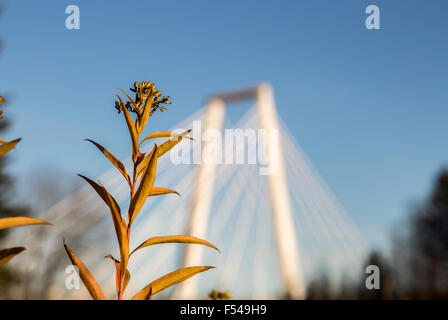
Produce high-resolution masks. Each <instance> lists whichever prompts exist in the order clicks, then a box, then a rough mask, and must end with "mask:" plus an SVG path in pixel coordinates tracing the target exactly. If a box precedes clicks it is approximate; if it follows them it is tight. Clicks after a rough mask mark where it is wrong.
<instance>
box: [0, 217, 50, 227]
mask: <svg viewBox="0 0 448 320" xmlns="http://www.w3.org/2000/svg"><path fill="white" fill-rule="evenodd" d="M32 224H47V225H51V223H49V222H46V221H43V220H39V219H34V218H30V217H10V218H2V219H0V230H2V229H7V228H13V227H20V226H26V225H32Z"/></svg>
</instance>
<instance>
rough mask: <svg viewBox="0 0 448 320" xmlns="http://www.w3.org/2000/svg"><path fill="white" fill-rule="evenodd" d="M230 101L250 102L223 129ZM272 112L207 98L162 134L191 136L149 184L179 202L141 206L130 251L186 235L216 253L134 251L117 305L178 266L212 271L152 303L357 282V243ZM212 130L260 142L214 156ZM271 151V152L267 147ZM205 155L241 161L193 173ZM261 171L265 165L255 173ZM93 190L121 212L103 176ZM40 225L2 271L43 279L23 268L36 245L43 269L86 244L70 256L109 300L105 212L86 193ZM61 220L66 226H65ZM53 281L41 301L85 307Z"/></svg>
mask: <svg viewBox="0 0 448 320" xmlns="http://www.w3.org/2000/svg"><path fill="white" fill-rule="evenodd" d="M239 100H253V101H254V102H255V104H254V106H253V107H252V108H250V109H249V110H248V111H247V112H246V114H245V115H244V116H243V117H242V118H241V119H240V120H239V121H238V122H237V123H235V124H232V123H231V121H230V119H229V118H228V117H226V116H225V109H226V105H228V104H231V103H233V102H234V101H239ZM275 110H276V109H275V104H274V97H273V94H272V90H271V88H270V86H269V85H267V84H263V85H260V86H257V87H255V88H249V89H245V90H237V91H234V92H230V93H226V94H219V95H214V96H212V97H211V98H210V99H209V101H208V103H207V105H206V106H205V107H204V108H202V109H200V110H198V111H197V112H196V113H195V114H193V115H191V116H190V117H189V118H188V119H185V120H184V121H182V122H181V123H179V124H177V125H176V126H174V128H173V129H190V128H193V131H192V136H193V138H194V139H195V142H190V141H189V140H185V139H184V140H183V141H182V142H181V143H179V144H178V145H177V146H176V147H175V148H174V149H173V150H172V151H171V153H172V155H165V156H163V157H161V158H160V159H159V162H158V173H157V177H156V182H155V185H156V186H159V187H168V188H170V189H174V190H176V191H178V192H179V193H180V194H181V195H182V197H177V196H175V195H166V196H159V197H152V198H150V199H149V201H147V203H146V204H145V206H144V207H143V209H142V212H141V213H140V215H139V218H138V219H137V220H136V221H135V223H134V229H133V233H132V238H131V248H134V247H136V246H137V245H139V244H140V243H141V242H143V241H144V240H146V239H147V238H148V237H150V236H158V235H175V234H189V235H194V236H199V237H201V238H204V239H206V240H207V241H209V242H211V243H213V244H215V245H216V246H217V247H218V248H219V249H220V250H221V252H222V254H219V253H217V252H216V251H213V250H208V248H202V247H199V246H195V245H180V244H167V245H161V246H154V247H150V248H147V249H144V250H141V251H139V252H137V253H136V254H135V255H133V258H132V259H131V260H130V264H129V270H130V272H131V275H132V278H131V281H130V283H129V287H128V289H127V290H126V292H127V297H131V296H132V295H133V293H135V292H137V291H138V290H139V289H141V287H143V286H144V285H146V284H147V283H149V282H150V281H152V280H153V279H155V278H157V277H159V276H161V275H163V274H165V273H168V272H170V271H173V270H174V269H176V268H178V267H181V266H182V265H183V264H186V265H190V266H191V265H213V266H216V269H213V270H210V271H207V272H205V273H203V274H200V275H197V276H195V277H193V278H191V279H189V280H187V281H185V282H184V283H183V284H180V285H178V286H175V287H173V288H172V289H169V290H167V291H166V292H164V293H161V294H159V295H158V296H159V298H201V299H202V298H206V297H207V295H208V293H209V292H210V291H212V290H218V291H227V290H228V291H230V292H231V295H232V298H243V299H245V298H248V299H250V298H254V299H258V298H280V297H285V296H289V297H292V298H299V299H300V298H305V297H306V286H307V284H309V282H310V281H311V280H313V279H315V278H317V277H319V275H320V274H319V273H320V272H326V275H327V276H329V277H330V280H331V284H332V286H334V287H337V286H338V285H339V283H340V282H341V281H342V280H343V279H349V278H356V277H359V275H360V273H361V272H362V271H361V268H360V267H361V262H362V261H363V259H364V257H365V254H366V251H367V246H366V244H365V242H364V239H363V237H362V235H361V234H360V232H359V231H358V230H357V228H356V226H355V225H354V224H353V222H352V221H351V219H350V217H349V216H348V215H347V213H346V212H345V211H344V209H343V208H342V206H341V205H340V204H339V203H338V201H337V199H336V198H335V196H334V195H333V194H332V193H331V191H330V190H329V188H328V187H327V186H326V185H325V183H324V182H323V180H322V179H321V178H320V176H319V174H318V173H317V171H316V170H315V169H314V168H313V166H312V165H311V163H310V161H309V160H308V158H307V157H306V155H305V154H304V152H303V151H302V150H301V148H300V147H299V145H298V144H297V142H296V141H295V139H294V137H293V136H292V135H291V133H290V132H289V131H288V129H287V127H286V126H285V125H284V123H283V122H282V121H281V119H279V118H278V116H277V113H276V111H275ZM198 121H200V122H198ZM198 124H200V127H198ZM224 128H226V129H230V128H237V129H242V130H243V131H242V132H244V133H250V132H256V133H257V132H262V131H260V130H259V129H265V130H267V131H268V134H267V135H266V136H264V138H263V139H261V140H263V141H261V140H260V135H258V134H245V135H244V138H243V139H236V143H232V144H229V143H224V144H222V145H220V144H219V141H218V140H219V139H218V138H216V137H217V135H216V132H222V131H223V129H224ZM210 129H214V131H213V130H212V131H213V132H215V134H214V136H213V135H211V136H209V137H208V138H207V139H204V136H202V134H204V133H205V132H207V130H208V132H211V131H210ZM247 129H249V131H247ZM276 130H277V131H276ZM270 131H276V132H278V139H276V138H275V137H271V136H270V135H269V132H270ZM240 132H241V131H240ZM212 136H213V137H212ZM222 136H224V135H222ZM232 141H234V140H232ZM260 141H261V142H260ZM234 142H235V141H234ZM276 142H278V145H275V146H274V144H275V143H276ZM263 145H266V147H265V149H264V151H265V154H264V156H265V157H264V158H265V159H261V158H263V157H261V158H260V155H261V154H263V152H260V150H262V149H263ZM150 148H152V145H151V144H147V145H146V150H143V152H147V151H150V150H149V149H150ZM206 149H207V150H214V151H213V152H215V155H214V156H217V155H216V152H217V151H220V152H221V153H220V152H218V153H217V154H218V155H219V154H221V155H222V159H233V160H235V158H234V156H235V150H236V151H238V150H243V152H245V156H244V161H243V163H235V162H238V161H224V162H223V163H216V161H209V162H207V161H202V163H197V162H198V161H195V159H196V160H197V159H198V158H197V155H198V154H199V155H202V157H203V153H204V152H205V151H206ZM213 152H212V153H213ZM253 155H257V159H256V161H255V163H254V161H251V160H250V158H251V156H253ZM179 159H180V160H181V161H179ZM202 159H203V158H202ZM215 159H217V158H215ZM273 159H274V160H275V161H274V160H273ZM185 160H187V161H185ZM264 160H270V162H265V163H263V161H264ZM175 162H176V163H175ZM178 162H180V163H178ZM123 163H124V164H125V165H126V166H127V170H130V171H131V170H132V169H131V168H130V165H131V161H130V159H127V160H125V161H124V162H123ZM195 163H196V164H195ZM272 163H275V168H274V167H272ZM270 169H274V171H273V172H274V173H273V174H262V172H264V171H266V170H268V171H269V170H270ZM263 170H264V171H263ZM268 173H269V172H268ZM271 173H272V172H271ZM97 180H99V181H101V183H103V185H105V187H106V188H107V189H108V190H109V192H110V193H111V194H112V195H113V196H114V197H115V199H117V201H118V202H119V203H120V205H121V206H122V208H126V207H127V205H128V203H129V199H128V189H127V185H126V184H125V183H124V182H123V180H122V176H121V175H120V173H118V172H117V171H116V170H115V168H111V169H109V170H108V171H106V172H105V173H104V174H103V175H101V176H100V177H98V179H97ZM122 211H126V210H122ZM73 215H76V219H74V218H73ZM70 216H71V217H72V219H71V220H70V219H69V217H70ZM40 217H41V218H43V219H45V220H47V221H51V222H52V223H53V224H54V225H55V227H54V228H52V229H51V230H49V231H48V232H47V233H46V234H45V235H41V237H40V239H41V240H40V241H36V240H35V239H36V235H35V234H33V231H32V230H31V229H28V230H26V233H27V237H28V239H29V240H28V243H26V244H25V245H26V247H27V248H28V250H27V251H28V257H27V263H26V264H24V263H23V260H21V259H14V260H13V261H12V262H11V264H13V265H15V267H17V268H22V269H23V268H25V265H26V270H25V271H27V272H31V273H32V274H37V275H38V274H39V272H40V274H43V273H45V272H48V270H47V271H45V269H44V268H43V266H42V263H39V262H38V261H42V257H39V259H40V260H39V259H37V258H38V257H34V258H33V251H34V250H38V248H37V247H41V246H42V242H43V243H44V249H42V250H40V251H39V252H40V253H39V254H44V255H45V257H47V258H48V259H51V258H52V257H54V256H55V255H61V254H62V255H65V253H64V252H63V249H62V236H64V237H65V238H66V239H67V242H68V243H69V244H70V245H72V244H73V243H74V242H75V241H76V240H77V239H78V240H80V239H88V241H89V245H83V246H80V248H81V249H80V250H81V251H76V250H75V252H76V254H77V255H78V256H79V257H80V258H81V259H82V260H83V261H84V263H85V264H86V265H87V266H88V268H89V269H90V271H91V272H92V273H93V275H94V276H95V278H96V279H97V281H98V282H99V283H100V285H101V286H102V287H103V290H104V291H105V293H106V295H107V296H108V297H111V298H112V297H114V296H115V295H116V292H115V274H114V267H113V265H112V264H111V262H110V261H109V260H106V259H103V257H104V256H105V255H106V254H108V253H112V254H113V255H115V256H117V255H118V256H119V254H118V249H117V245H116V241H115V239H114V234H113V232H109V231H111V230H112V229H113V227H112V222H111V219H110V215H109V214H108V212H107V208H106V206H105V205H104V203H103V202H102V201H101V199H100V198H99V197H98V196H97V195H96V194H95V193H94V192H92V190H91V188H90V186H88V185H86V186H83V187H82V188H80V189H79V190H78V191H77V192H75V193H73V194H72V195H70V196H69V197H67V198H66V199H63V200H62V201H60V202H58V203H57V204H55V205H54V206H53V207H51V208H50V209H48V210H47V211H46V212H44V213H42V215H41V216H40ZM69 220H70V221H72V222H73V223H67V221H69ZM75 221H78V222H76V223H75ZM79 221H81V223H80V222H79ZM29 230H31V231H29ZM23 231H24V230H17V231H15V230H14V231H12V232H11V233H10V234H9V235H8V238H7V240H6V242H8V241H11V243H17V239H22V240H23V235H24V232H23ZM33 239H34V240H33ZM22 242H23V241H21V243H22ZM37 243H39V244H38V245H37ZM64 259H66V260H64V263H63V264H62V265H64V266H68V265H69V260H68V258H66V257H64ZM43 261H45V260H43ZM53 272H55V273H57V277H56V279H57V280H56V281H54V283H53V284H52V286H51V295H50V297H56V298H76V299H77V298H89V296H88V293H87V291H86V290H85V289H82V290H68V289H66V287H65V277H66V276H67V275H66V274H65V267H62V268H61V267H58V269H56V270H53ZM125 297H126V295H125ZM155 298H157V297H155Z"/></svg>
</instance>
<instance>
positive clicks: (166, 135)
mask: <svg viewBox="0 0 448 320" xmlns="http://www.w3.org/2000/svg"><path fill="white" fill-rule="evenodd" d="M190 132H191V129H190V130H188V131H187V133H190ZM184 134H185V133H176V132H172V131H158V132H153V133H151V134H149V135H147V136H146V138H145V139H143V140H142V141H141V142H140V145H142V143H143V142H145V141H147V140H149V139H154V138H174V139H175V138H177V137H179V136H180V135H184ZM185 138H187V139H190V140H193V138H191V137H185Z"/></svg>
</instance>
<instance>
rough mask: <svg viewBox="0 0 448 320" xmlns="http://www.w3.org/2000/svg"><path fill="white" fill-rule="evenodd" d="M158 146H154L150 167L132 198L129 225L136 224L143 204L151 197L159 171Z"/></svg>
mask: <svg viewBox="0 0 448 320" xmlns="http://www.w3.org/2000/svg"><path fill="white" fill-rule="evenodd" d="M157 149H158V148H157V145H154V148H153V150H152V152H151V158H150V160H149V163H148V166H147V168H146V171H145V174H144V175H143V178H142V179H141V181H140V185H139V186H138V189H137V192H136V193H135V196H134V197H133V198H132V200H131V203H130V205H129V212H128V214H129V225H130V224H132V222H134V220H135V218H136V217H137V215H138V213H139V212H140V209H141V208H142V207H143V204H144V203H145V201H146V198H147V197H148V196H149V194H150V192H151V189H152V186H153V184H154V179H155V178H156V170H157V156H156V155H157Z"/></svg>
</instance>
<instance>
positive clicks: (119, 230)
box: [78, 174, 129, 271]
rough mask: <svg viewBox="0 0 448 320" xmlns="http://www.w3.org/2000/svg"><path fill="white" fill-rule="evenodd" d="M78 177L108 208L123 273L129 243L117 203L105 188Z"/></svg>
mask: <svg viewBox="0 0 448 320" xmlns="http://www.w3.org/2000/svg"><path fill="white" fill-rule="evenodd" d="M78 176H80V177H81V178H83V179H84V180H86V181H87V182H88V183H89V184H90V185H91V186H92V188H93V189H95V191H96V192H97V193H98V194H99V196H100V197H101V198H102V199H103V201H104V202H105V203H106V204H107V206H108V207H109V210H110V213H111V215H112V221H113V223H114V227H115V232H116V234H117V239H118V245H119V247H120V256H121V261H123V264H122V266H121V267H122V269H123V270H122V271H124V270H125V268H126V266H127V264H128V259H129V241H128V235H127V229H126V223H125V222H124V220H123V218H122V217H121V210H120V206H119V205H118V203H117V201H115V199H114V198H113V197H112V196H111V195H110V194H109V192H108V191H107V190H106V188H104V187H103V186H102V185H99V184H97V183H96V182H95V181H93V180H90V179H89V178H87V177H85V176H83V175H80V174H78Z"/></svg>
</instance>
